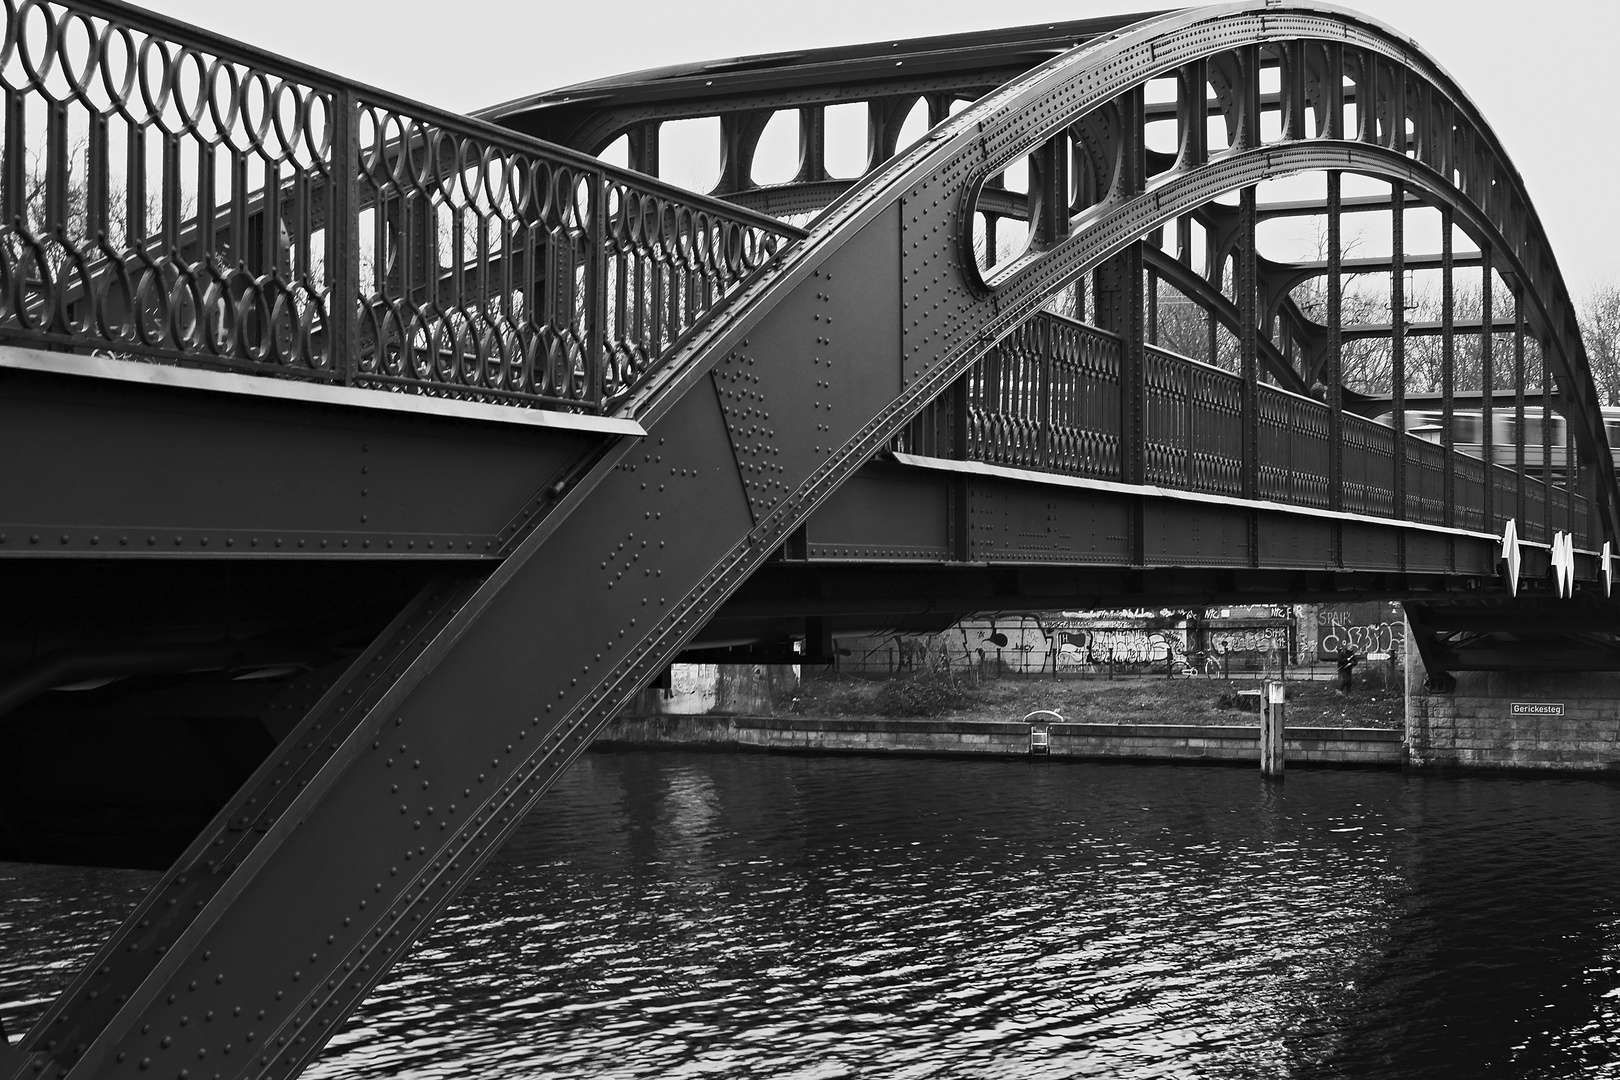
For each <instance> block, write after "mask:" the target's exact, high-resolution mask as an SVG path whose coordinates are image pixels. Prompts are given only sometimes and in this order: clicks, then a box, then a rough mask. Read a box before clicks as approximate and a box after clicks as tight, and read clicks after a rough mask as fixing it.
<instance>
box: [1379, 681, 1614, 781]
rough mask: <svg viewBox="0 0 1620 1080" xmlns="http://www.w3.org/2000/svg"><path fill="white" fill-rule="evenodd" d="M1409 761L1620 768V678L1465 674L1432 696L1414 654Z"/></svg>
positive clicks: (1408, 688) (1408, 699)
mask: <svg viewBox="0 0 1620 1080" xmlns="http://www.w3.org/2000/svg"><path fill="white" fill-rule="evenodd" d="M1406 670H1407V676H1406V754H1407V762H1408V764H1410V765H1412V766H1414V767H1417V768H1427V769H1444V768H1457V767H1462V768H1487V769H1489V768H1500V769H1553V770H1564V771H1569V770H1582V771H1600V770H1605V769H1617V768H1620V672H1614V671H1574V672H1570V671H1561V672H1536V671H1459V672H1455V673H1454V675H1453V678H1454V679H1455V680H1456V685H1455V689H1453V690H1451V691H1449V692H1447V693H1435V692H1433V691H1431V690H1430V689H1429V687H1428V684H1427V683H1426V681H1425V678H1424V670H1423V664H1422V662H1421V661H1420V660H1419V659H1418V657H1417V656H1416V655H1412V654H1409V655H1408V662H1407V669H1406Z"/></svg>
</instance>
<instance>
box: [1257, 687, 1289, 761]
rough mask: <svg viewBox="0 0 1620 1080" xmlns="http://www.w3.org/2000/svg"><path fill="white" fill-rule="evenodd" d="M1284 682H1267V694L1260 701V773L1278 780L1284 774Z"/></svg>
mask: <svg viewBox="0 0 1620 1080" xmlns="http://www.w3.org/2000/svg"><path fill="white" fill-rule="evenodd" d="M1283 686H1284V684H1283V683H1281V682H1276V681H1272V682H1268V683H1266V694H1265V697H1264V698H1263V699H1261V702H1260V775H1261V776H1265V777H1271V778H1274V779H1277V780H1281V779H1282V774H1283V708H1284V706H1283V699H1284V691H1283Z"/></svg>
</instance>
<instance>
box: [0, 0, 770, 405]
mask: <svg viewBox="0 0 1620 1080" xmlns="http://www.w3.org/2000/svg"><path fill="white" fill-rule="evenodd" d="M0 19H3V20H4V39H3V45H0V98H3V102H4V107H5V111H4V113H3V117H4V127H5V135H4V139H5V142H4V147H5V154H4V159H5V164H4V169H3V176H0V339H9V340H13V341H24V342H27V343H30V344H33V345H36V346H39V345H44V346H49V347H55V348H63V349H67V350H70V351H92V352H98V353H101V354H102V355H111V356H114V357H117V358H125V359H136V358H141V359H146V360H152V361H157V362H168V363H179V364H186V365H200V366H208V367H213V368H220V369H226V370H234V371H239V372H244V373H251V374H273V375H278V376H287V377H295V378H305V379H314V380H319V381H326V382H337V383H345V384H349V385H359V386H372V387H377V388H386V389H392V390H402V391H409V392H418V393H430V394H435V395H449V396H457V397H466V398H473V399H477V400H487V401H498V402H504V403H508V404H514V405H522V406H540V407H550V408H564V409H568V410H572V411H584V412H603V411H608V410H610V409H611V408H612V407H613V404H614V403H615V401H616V400H617V399H619V398H620V397H622V396H623V395H624V394H625V393H627V392H628V391H629V390H630V389H632V388H633V387H635V386H636V385H638V384H639V383H640V382H642V381H643V380H644V379H645V378H646V377H647V376H648V375H649V374H650V373H651V372H652V371H654V370H656V368H657V367H658V365H659V364H660V363H661V362H662V361H663V360H664V359H665V357H666V355H667V353H668V352H669V350H670V347H671V346H672V345H673V343H674V342H675V341H676V340H677V339H679V337H680V336H681V335H682V334H683V333H685V332H687V331H688V330H689V329H690V328H691V327H692V326H693V325H694V324H695V323H696V322H697V321H698V319H700V318H701V317H702V315H703V314H704V313H705V312H706V311H707V310H709V309H710V308H712V307H713V306H714V304H715V303H717V302H718V301H719V299H721V298H722V297H724V296H726V295H728V294H729V293H730V292H732V291H733V290H734V289H735V288H736V286H737V284H738V283H739V282H741V281H742V280H744V279H745V278H747V277H748V276H749V275H750V274H751V273H753V272H754V271H755V270H757V269H758V268H759V267H760V266H761V265H763V263H764V262H765V261H766V260H768V259H769V258H770V257H771V255H772V254H773V253H774V252H775V251H776V250H778V249H779V248H780V247H781V246H782V245H783V244H785V243H787V242H789V241H791V240H793V239H795V238H797V237H798V236H800V235H802V234H801V233H800V232H799V230H797V229H794V228H792V227H791V226H787V225H784V224H783V223H782V222H779V221H777V220H775V219H773V218H770V217H767V216H765V215H762V214H757V213H754V212H752V211H749V210H746V209H743V208H740V207H737V206H735V205H732V204H729V203H725V202H723V201H720V200H717V199H712V198H708V197H705V196H701V195H695V194H693V193H691V192H687V191H684V190H682V189H680V188H677V187H674V186H673V185H669V184H664V183H661V182H659V181H658V180H656V179H653V178H651V177H647V176H644V175H642V174H639V173H635V172H632V171H630V170H627V169H621V168H616V167H614V166H611V165H608V164H606V163H604V162H602V161H599V160H597V159H595V158H592V157H589V156H587V155H584V154H581V153H578V152H576V151H573V150H569V149H566V148H564V147H559V146H554V145H551V144H548V143H544V142H541V141H540V140H537V139H534V138H531V137H529V136H526V135H522V134H518V133H516V132H513V131H511V130H510V129H507V128H502V127H498V126H496V125H493V124H489V123H486V122H483V121H480V120H475V119H469V118H466V117H462V116H458V115H455V114H453V113H449V112H447V111H444V110H441V109H437V108H434V107H432V106H429V105H425V104H422V103H419V102H413V101H410V100H409V99H406V98H403V97H400V96H398V95H394V94H389V93H386V92H384V91H381V90H377V89H375V88H372V87H369V86H366V85H364V84H361V83H358V82H353V81H350V80H346V79H342V78H339V77H336V76H334V75H332V74H330V73H328V72H324V71H321V70H319V69H316V68H313V67H309V66H307V65H303V64H298V63H296V62H294V61H291V60H287V59H285V58H283V57H280V56H277V55H275V54H273V53H269V52H266V51H264V50H260V49H255V48H253V47H251V46H247V45H243V44H240V43H237V42H234V41H231V40H229V39H227V38H223V37H220V36H218V35H215V34H210V33H208V32H206V31H203V30H199V29H196V28H194V27H191V26H188V25H186V24H184V23H181V22H178V21H176V20H173V19H168V18H165V17H164V16H161V15H156V14H153V13H151V12H147V11H145V10H142V9H140V8H136V7H134V6H131V5H129V4H126V3H122V2H119V0H27V2H25V3H22V4H17V5H11V4H8V5H6V7H5V9H4V13H3V14H0ZM344 162H347V164H346V165H345V164H343V163H344ZM267 192H273V193H274V195H273V197H267V195H266V193H267Z"/></svg>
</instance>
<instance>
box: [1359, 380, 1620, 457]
mask: <svg viewBox="0 0 1620 1080" xmlns="http://www.w3.org/2000/svg"><path fill="white" fill-rule="evenodd" d="M1403 415H1404V416H1405V418H1406V424H1405V430H1406V432H1407V434H1409V435H1413V436H1416V437H1417V438H1419V439H1422V440H1424V441H1425V442H1432V443H1437V444H1438V443H1441V442H1444V435H1445V412H1444V410H1441V409H1432V408H1424V409H1408V410H1407V411H1406V412H1405V413H1404V414H1403ZM1377 419H1378V421H1379V422H1380V423H1384V424H1390V425H1391V426H1393V416H1392V414H1388V413H1386V414H1385V415H1383V416H1380V417H1377ZM1549 419H1550V423H1548V424H1546V428H1547V430H1545V431H1544V430H1543V417H1542V411H1541V399H1540V397H1539V396H1538V397H1537V398H1536V400H1535V401H1534V403H1532V402H1531V401H1529V400H1528V399H1527V400H1526V401H1525V406H1524V435H1525V445H1524V465H1525V468H1526V469H1529V470H1532V471H1534V472H1540V471H1541V466H1542V452H1543V448H1544V447H1547V448H1549V449H1550V464H1551V466H1552V470H1553V472H1555V473H1562V472H1563V471H1564V465H1565V462H1566V461H1567V460H1568V457H1569V426H1568V424H1567V423H1566V421H1565V420H1564V418H1563V417H1562V416H1560V415H1559V414H1558V413H1556V412H1555V413H1553V414H1552V416H1551V417H1550V418H1549ZM1484 421H1485V415H1484V412H1483V411H1482V410H1480V409H1453V410H1452V412H1451V445H1452V448H1453V449H1456V450H1459V451H1461V452H1462V453H1465V454H1470V455H1472V456H1474V457H1484V433H1485V432H1484V429H1485V423H1484ZM1518 431H1519V426H1518V416H1517V414H1516V412H1515V410H1514V407H1513V403H1512V401H1511V400H1510V401H1509V402H1508V403H1507V405H1506V407H1503V406H1501V405H1497V406H1495V407H1494V408H1493V409H1492V410H1491V451H1492V455H1491V456H1492V457H1493V458H1494V459H1495V461H1496V463H1497V464H1498V465H1505V466H1507V467H1508V468H1510V469H1511V468H1513V467H1514V463H1515V461H1516V460H1517V458H1516V453H1517V451H1516V449H1515V448H1516V444H1517V443H1518ZM1603 431H1604V434H1605V435H1606V436H1607V437H1608V440H1609V452H1610V453H1611V454H1612V455H1613V456H1614V461H1615V466H1616V467H1617V468H1620V406H1612V405H1606V406H1604V407H1603Z"/></svg>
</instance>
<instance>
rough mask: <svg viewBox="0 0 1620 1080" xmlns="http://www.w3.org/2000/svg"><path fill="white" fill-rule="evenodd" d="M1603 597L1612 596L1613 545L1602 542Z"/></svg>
mask: <svg viewBox="0 0 1620 1080" xmlns="http://www.w3.org/2000/svg"><path fill="white" fill-rule="evenodd" d="M1603 595H1604V596H1613V595H1614V545H1613V544H1611V543H1610V542H1609V541H1607V540H1605V541H1603Z"/></svg>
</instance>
